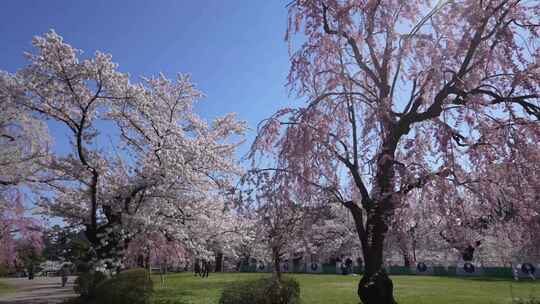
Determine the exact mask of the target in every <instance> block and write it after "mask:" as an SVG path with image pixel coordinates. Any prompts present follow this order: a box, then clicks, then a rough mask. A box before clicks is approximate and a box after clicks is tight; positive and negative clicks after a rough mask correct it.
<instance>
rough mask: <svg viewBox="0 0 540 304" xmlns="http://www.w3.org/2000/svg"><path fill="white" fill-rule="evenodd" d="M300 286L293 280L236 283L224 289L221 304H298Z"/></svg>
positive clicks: (268, 279) (267, 279)
mask: <svg viewBox="0 0 540 304" xmlns="http://www.w3.org/2000/svg"><path fill="white" fill-rule="evenodd" d="M299 302H300V285H299V284H298V282H297V281H296V280H294V279H292V278H286V279H283V280H282V282H281V283H278V282H277V281H276V280H275V279H273V278H264V279H258V280H251V281H240V282H235V283H233V284H231V285H229V286H227V287H225V288H224V289H223V294H222V295H221V298H220V299H219V304H297V303H299Z"/></svg>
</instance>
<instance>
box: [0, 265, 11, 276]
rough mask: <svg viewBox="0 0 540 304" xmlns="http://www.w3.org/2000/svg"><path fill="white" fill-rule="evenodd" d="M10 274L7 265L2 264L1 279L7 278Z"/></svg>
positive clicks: (0, 267)
mask: <svg viewBox="0 0 540 304" xmlns="http://www.w3.org/2000/svg"><path fill="white" fill-rule="evenodd" d="M8 274H9V269H8V267H7V265H4V264H0V277H7V275H8Z"/></svg>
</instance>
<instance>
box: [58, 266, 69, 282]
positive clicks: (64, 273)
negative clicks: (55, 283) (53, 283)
mask: <svg viewBox="0 0 540 304" xmlns="http://www.w3.org/2000/svg"><path fill="white" fill-rule="evenodd" d="M68 275H69V270H68V266H67V265H66V264H64V265H62V267H61V268H60V276H61V277H62V287H66V284H67V281H68Z"/></svg>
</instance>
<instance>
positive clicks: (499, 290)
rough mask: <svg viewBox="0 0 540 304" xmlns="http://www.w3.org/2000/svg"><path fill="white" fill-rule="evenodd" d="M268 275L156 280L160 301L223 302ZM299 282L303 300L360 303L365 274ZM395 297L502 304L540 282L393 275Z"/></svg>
mask: <svg viewBox="0 0 540 304" xmlns="http://www.w3.org/2000/svg"><path fill="white" fill-rule="evenodd" d="M264 275H267V274H254V273H250V274H248V273H220V274H215V273H211V274H210V276H209V277H208V278H206V279H202V278H200V277H194V276H193V275H192V274H189V273H183V274H173V275H168V276H166V279H165V285H164V286H161V283H160V280H159V276H156V277H155V278H154V280H155V282H156V283H155V285H156V300H158V301H157V302H158V303H159V302H160V300H161V301H163V300H174V301H171V302H170V303H175V304H176V303H182V304H184V303H185V304H188V303H189V304H214V303H218V300H219V297H220V295H221V290H222V289H223V287H224V286H226V285H227V284H228V283H230V282H233V281H236V280H248V279H252V278H256V277H261V276H264ZM292 276H293V277H294V278H296V279H297V280H298V281H299V282H300V292H301V296H302V302H303V303H304V304H356V303H358V302H359V300H358V297H357V295H356V287H357V284H358V281H359V279H360V277H352V276H339V275H309V274H294V275H292ZM392 279H393V281H394V288H395V296H396V298H397V300H398V303H399V304H422V303H426V304H450V303H451V304H470V303H479V304H499V303H503V304H505V303H510V302H511V299H512V297H514V298H518V297H521V298H530V297H537V298H540V281H535V282H531V281H520V282H514V281H512V280H507V279H494V278H455V277H453V278H448V277H430V276H394V277H392Z"/></svg>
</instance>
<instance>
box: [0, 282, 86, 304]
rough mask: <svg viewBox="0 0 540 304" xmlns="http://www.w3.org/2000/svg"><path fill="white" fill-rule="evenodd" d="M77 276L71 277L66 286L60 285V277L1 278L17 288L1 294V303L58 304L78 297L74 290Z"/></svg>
mask: <svg viewBox="0 0 540 304" xmlns="http://www.w3.org/2000/svg"><path fill="white" fill-rule="evenodd" d="M73 281H75V277H69V279H68V283H67V285H66V287H64V288H62V286H61V285H60V277H36V278H35V279H34V280H28V278H14V279H0V282H2V283H6V284H8V285H11V286H14V287H15V288H16V290H15V291H14V292H10V293H7V294H3V295H0V304H56V303H62V302H63V301H64V300H65V299H68V298H73V297H76V296H77V295H76V294H75V292H74V291H73Z"/></svg>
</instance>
